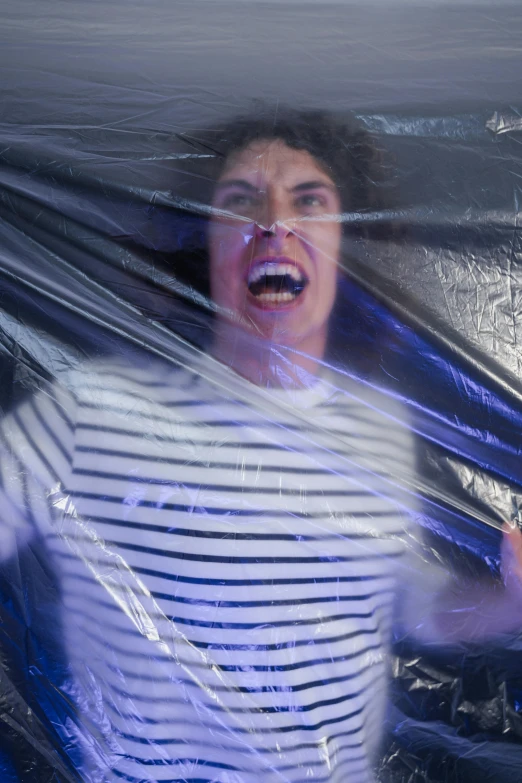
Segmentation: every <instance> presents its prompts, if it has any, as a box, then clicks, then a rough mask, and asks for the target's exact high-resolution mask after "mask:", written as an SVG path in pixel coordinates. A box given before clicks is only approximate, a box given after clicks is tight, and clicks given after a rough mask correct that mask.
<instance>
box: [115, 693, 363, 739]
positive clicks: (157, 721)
mask: <svg viewBox="0 0 522 783" xmlns="http://www.w3.org/2000/svg"><path fill="white" fill-rule="evenodd" d="M105 704H106V706H107V707H108V708H109V709H110V710H111V712H113V713H114V714H115V715H118V716H119V717H121V718H122V719H123V720H130V721H136V714H129V713H123V712H121V711H120V710H118V709H116V707H114V705H113V704H111V702H110V701H107V702H106V703H105ZM183 705H184V706H185V707H186V706H187V705H186V702H183ZM364 711H365V707H360V708H359V709H357V710H354V711H353V712H350V713H347V714H345V715H338V716H337V717H335V718H325V719H324V720H321V721H318V723H313V724H308V725H307V724H298V725H294V726H270V727H264V726H263V727H262V726H259V727H258V728H256V734H289V733H291V732H294V731H317V730H318V729H322V728H323V727H324V726H332V725H334V724H336V723H342V722H343V721H346V720H352V718H357V717H358V716H359V715H362V714H363V713H364ZM139 722H140V723H142V724H146V725H149V726H173V725H179V724H181V725H183V726H186V725H187V721H186V720H183V719H180V718H163V719H161V718H148V717H146V716H145V715H140V716H139ZM195 725H196V726H200V725H203V726H205V728H210V729H214V730H215V729H216V728H221V727H220V726H219V724H215V723H210V724H203V723H197V724H195ZM361 730H362V728H361V726H360V725H359V726H358V727H357V728H356V729H355V730H354V731H353V733H354V734H357V733H359V732H360V731H361ZM234 733H235V734H249V735H251V733H252V731H251V729H249V728H243V727H242V726H239V725H237V726H236V725H235V726H234Z"/></svg>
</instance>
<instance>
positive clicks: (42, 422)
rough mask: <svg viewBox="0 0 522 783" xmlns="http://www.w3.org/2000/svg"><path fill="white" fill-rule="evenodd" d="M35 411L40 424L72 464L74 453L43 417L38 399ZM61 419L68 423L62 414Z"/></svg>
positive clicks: (34, 407)
mask: <svg viewBox="0 0 522 783" xmlns="http://www.w3.org/2000/svg"><path fill="white" fill-rule="evenodd" d="M33 411H34V413H35V416H36V418H37V419H38V421H39V423H40V425H41V426H42V428H43V429H44V430H45V432H46V433H47V435H48V436H49V438H50V439H51V440H52V441H53V443H54V444H55V445H56V447H57V448H58V450H59V451H60V452H61V453H62V456H63V457H64V458H65V461H66V463H67V465H69V466H70V465H71V462H72V454H71V453H70V452H69V451H68V450H67V449H66V448H65V446H64V445H63V443H62V442H61V440H60V439H59V437H58V436H57V435H56V433H55V432H54V430H53V429H51V427H50V426H49V424H48V422H47V421H46V420H45V418H44V417H43V415H42V414H41V412H40V411H39V409H38V408H37V406H36V401H35V404H34V405H33ZM60 419H61V420H62V421H63V423H64V424H66V422H65V420H64V418H63V416H62V415H60ZM66 426H67V424H66Z"/></svg>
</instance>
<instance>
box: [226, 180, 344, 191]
mask: <svg viewBox="0 0 522 783" xmlns="http://www.w3.org/2000/svg"><path fill="white" fill-rule="evenodd" d="M225 188H243V189H244V190H248V191H249V192H251V193H258V192H259V188H256V187H255V185H252V183H251V182H248V180H246V179H224V180H221V182H218V183H217V184H216V190H224V189H225ZM318 188H326V189H327V190H331V191H332V192H334V193H336V192H337V188H336V186H335V185H334V184H333V183H331V182H324V181H323V180H319V179H317V180H310V181H309V182H300V183H299V185H295V186H294V187H293V188H290V192H291V193H301V192H302V191H303V190H317V189H318Z"/></svg>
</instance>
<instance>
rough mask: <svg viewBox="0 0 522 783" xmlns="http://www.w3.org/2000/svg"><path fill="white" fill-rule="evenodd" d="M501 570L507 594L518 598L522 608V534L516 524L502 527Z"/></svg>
mask: <svg viewBox="0 0 522 783" xmlns="http://www.w3.org/2000/svg"><path fill="white" fill-rule="evenodd" d="M500 555H501V561H500V569H501V572H502V578H503V580H504V584H505V586H506V590H507V592H508V593H509V594H510V595H511V597H513V598H518V599H519V600H520V602H521V607H522V532H521V531H520V530H519V528H518V526H517V525H516V524H510V523H509V522H504V524H503V525H502V545H501V548H500Z"/></svg>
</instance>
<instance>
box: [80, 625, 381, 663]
mask: <svg viewBox="0 0 522 783" xmlns="http://www.w3.org/2000/svg"><path fill="white" fill-rule="evenodd" d="M88 634H89V638H90V639H94V641H96V642H98V643H99V644H102V645H103V646H104V647H106V648H108V649H110V650H111V651H112V652H115V653H116V654H117V655H118V654H121V655H124V656H126V657H128V658H138V659H140V660H143V658H146V659H147V660H149V659H150V657H151V656H150V654H146V653H143V652H138V651H135V650H132V649H131V648H129V647H119V646H118V645H117V644H114V643H113V642H110V641H108V639H107V637H106V636H98V634H96V633H95V632H94V631H91V630H89V631H88ZM140 635H141V634H140ZM377 650H380V651H382V644H381V643H377V644H370V645H368V646H367V647H363V648H362V649H361V650H358V651H357V652H353V653H349V654H346V653H345V654H344V655H329V656H328V657H327V658H312V659H307V660H304V661H298V662H295V663H286V664H280V665H278V664H273V665H270V666H263V665H261V664H252V665H250V666H249V668H250V669H251V671H255V672H293V671H297V670H298V669H307V668H309V667H311V666H329V665H331V664H334V663H341V662H342V663H344V662H346V661H353V660H355V659H356V658H360V657H361V656H363V655H364V656H365V655H367V654H368V653H372V652H375V651H377ZM154 660H155V661H160V662H163V663H173V662H174V658H173V657H171V656H168V655H161V654H160V653H158V652H157V651H156V650H155V651H154ZM175 662H176V663H178V662H179V663H180V664H181V665H186V666H189V667H191V668H192V669H208V668H210V666H212V668H214V669H219V671H222V672H237V671H241V672H242V671H243V670H244V669H243V667H242V666H241V665H237V666H234V665H232V664H229V665H224V664H220V663H217V662H213V663H212V664H211V665H210V664H207V663H198V662H197V661H184V660H182V659H181V658H179V657H176V661H175Z"/></svg>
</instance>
